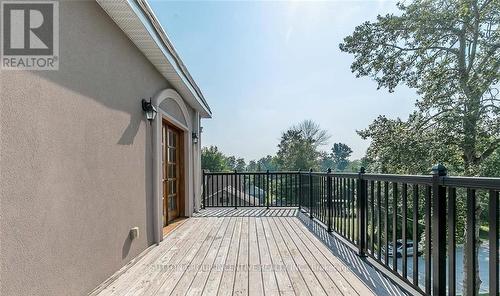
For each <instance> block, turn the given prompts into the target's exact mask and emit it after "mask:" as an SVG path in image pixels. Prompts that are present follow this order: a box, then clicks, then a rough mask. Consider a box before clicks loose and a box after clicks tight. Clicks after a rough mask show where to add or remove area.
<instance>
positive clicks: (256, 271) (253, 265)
mask: <svg viewBox="0 0 500 296" xmlns="http://www.w3.org/2000/svg"><path fill="white" fill-rule="evenodd" d="M255 220H256V218H255V217H251V218H250V221H249V225H248V240H249V242H248V257H249V258H248V266H249V271H248V294H249V295H257V296H260V295H264V289H263V283H262V264H261V261H260V250H259V243H258V241H257V240H258V238H257V227H256V222H255Z"/></svg>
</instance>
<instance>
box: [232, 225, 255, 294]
mask: <svg viewBox="0 0 500 296" xmlns="http://www.w3.org/2000/svg"><path fill="white" fill-rule="evenodd" d="M249 219H254V218H253V217H252V218H250V217H243V218H242V223H241V237H240V245H239V249H238V263H237V264H236V275H235V278H234V289H233V295H248V243H249V237H248V236H249V231H248V227H249Z"/></svg>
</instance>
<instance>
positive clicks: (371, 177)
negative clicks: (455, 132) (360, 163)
mask: <svg viewBox="0 0 500 296" xmlns="http://www.w3.org/2000/svg"><path fill="white" fill-rule="evenodd" d="M204 173H205V174H206V175H266V174H270V175H284V174H288V175H297V174H301V175H309V174H310V175H312V176H326V175H327V174H328V173H327V172H310V171H269V172H267V171H259V172H246V171H238V172H234V171H232V172H209V171H205V172H204ZM330 175H331V176H332V177H337V178H351V179H352V178H358V177H359V173H346V172H331V173H330ZM363 179H364V180H367V181H381V182H397V183H408V184H420V185H432V175H397V174H368V173H364V174H363ZM440 180H441V181H440V185H442V186H447V187H456V188H472V189H485V190H497V191H500V178H488V177H459V176H444V177H442V178H441V179H440Z"/></svg>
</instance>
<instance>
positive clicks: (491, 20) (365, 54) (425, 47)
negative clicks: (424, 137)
mask: <svg viewBox="0 0 500 296" xmlns="http://www.w3.org/2000/svg"><path fill="white" fill-rule="evenodd" d="M398 7H399V9H400V10H401V13H400V14H399V15H394V14H388V15H386V16H379V17H378V18H377V21H376V22H365V23H363V24H362V25H360V26H358V27H356V29H355V31H354V33H353V34H352V35H351V36H348V37H346V38H345V39H344V42H343V43H342V44H340V49H341V50H342V51H345V52H348V53H352V54H354V62H353V63H352V65H351V70H352V71H353V72H354V73H355V74H356V76H358V77H360V76H370V77H372V78H373V79H374V80H375V81H376V82H377V83H378V87H379V88H387V89H388V90H389V91H390V92H392V91H393V90H394V88H395V87H396V86H397V85H399V84H406V85H407V86H409V87H411V88H415V89H417V92H418V94H419V95H420V96H421V98H420V99H419V100H418V102H417V107H418V114H419V116H417V117H415V118H414V120H415V121H416V124H414V125H413V128H415V129H416V130H417V131H416V132H419V133H425V132H427V131H428V130H429V129H431V128H432V129H434V132H435V133H438V134H440V137H439V138H438V140H439V141H438V142H436V144H435V145H447V146H456V147H457V148H458V150H459V151H460V157H461V158H462V162H463V167H464V173H465V174H466V175H477V174H478V173H479V171H480V166H481V163H482V162H483V161H485V160H487V159H488V157H490V156H491V155H492V154H493V153H494V152H495V150H496V149H498V148H499V147H500V118H499V115H500V106H499V103H500V101H499V99H498V89H497V86H498V83H499V79H500V75H499V71H500V50H499V49H500V41H499V40H500V29H499V26H500V1H497V0H459V1H456V0H437V1H427V0H416V1H414V2H412V3H411V4H409V5H405V4H398Z"/></svg>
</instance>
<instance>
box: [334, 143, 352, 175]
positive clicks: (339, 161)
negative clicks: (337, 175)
mask: <svg viewBox="0 0 500 296" xmlns="http://www.w3.org/2000/svg"><path fill="white" fill-rule="evenodd" d="M351 154H352V149H351V147H349V146H347V145H346V144H344V143H335V144H333V147H332V154H331V155H332V160H333V164H334V165H335V169H336V170H337V171H343V170H345V168H346V167H347V165H348V164H349V157H350V156H351Z"/></svg>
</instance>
